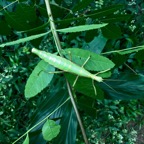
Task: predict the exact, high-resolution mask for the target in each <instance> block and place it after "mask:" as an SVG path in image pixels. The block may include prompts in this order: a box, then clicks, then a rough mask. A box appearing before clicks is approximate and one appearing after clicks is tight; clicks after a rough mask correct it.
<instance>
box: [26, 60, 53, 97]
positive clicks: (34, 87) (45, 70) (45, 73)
mask: <svg viewBox="0 0 144 144" xmlns="http://www.w3.org/2000/svg"><path fill="white" fill-rule="evenodd" d="M54 70H55V68H54V67H53V66H51V65H49V64H48V63H46V62H45V61H43V60H41V61H40V62H39V63H38V65H37V66H36V67H35V69H34V70H33V72H32V74H31V75H30V77H29V78H28V80H27V83H26V87H25V97H26V98H31V97H34V96H36V95H37V94H38V93H39V92H41V91H42V90H43V89H44V88H45V87H47V86H48V84H49V83H50V82H51V80H52V78H53V75H54V74H52V73H49V72H54Z"/></svg>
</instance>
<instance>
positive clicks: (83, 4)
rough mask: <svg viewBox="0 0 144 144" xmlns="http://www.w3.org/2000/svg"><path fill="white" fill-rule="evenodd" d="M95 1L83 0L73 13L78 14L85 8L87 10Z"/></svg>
mask: <svg viewBox="0 0 144 144" xmlns="http://www.w3.org/2000/svg"><path fill="white" fill-rule="evenodd" d="M91 2H93V0H82V1H79V2H78V4H77V5H76V6H75V7H74V8H73V9H72V11H73V12H76V11H78V10H82V9H83V8H86V7H87V6H88V5H89V4H90V3H91Z"/></svg>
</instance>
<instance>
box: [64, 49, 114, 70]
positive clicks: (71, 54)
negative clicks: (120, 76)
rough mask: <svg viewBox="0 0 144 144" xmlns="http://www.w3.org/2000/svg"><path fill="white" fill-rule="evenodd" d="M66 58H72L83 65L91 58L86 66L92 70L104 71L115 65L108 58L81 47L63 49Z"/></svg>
mask: <svg viewBox="0 0 144 144" xmlns="http://www.w3.org/2000/svg"><path fill="white" fill-rule="evenodd" d="M62 53H63V54H64V55H65V57H66V58H68V59H70V60H71V61H73V62H74V63H76V64H78V65H80V66H82V65H83V64H84V63H85V61H86V60H87V59H88V58H89V60H88V61H87V63H86V64H85V65H84V68H85V69H87V70H91V71H103V70H106V69H111V68H113V67H114V63H113V62H112V61H111V60H109V59H108V58H106V57H104V56H101V55H98V54H96V53H93V52H90V51H88V50H83V49H79V48H68V49H65V50H64V51H62Z"/></svg>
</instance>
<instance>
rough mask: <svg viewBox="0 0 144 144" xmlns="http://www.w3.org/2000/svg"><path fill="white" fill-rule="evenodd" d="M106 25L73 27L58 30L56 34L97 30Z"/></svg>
mask: <svg viewBox="0 0 144 144" xmlns="http://www.w3.org/2000/svg"><path fill="white" fill-rule="evenodd" d="M106 25H107V24H91V25H81V26H75V27H70V28H65V29H58V30H57V31H58V32H63V33H71V32H81V31H88V30H93V29H99V28H102V27H105V26H106Z"/></svg>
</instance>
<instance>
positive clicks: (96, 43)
mask: <svg viewBox="0 0 144 144" xmlns="http://www.w3.org/2000/svg"><path fill="white" fill-rule="evenodd" d="M89 34H90V33H89ZM87 37H88V35H87ZM106 43H107V39H106V38H105V37H103V36H102V35H101V34H100V35H99V36H97V37H94V39H93V40H92V41H91V42H89V43H86V44H85V45H84V49H87V50H90V51H91V52H94V53H97V54H100V53H101V52H102V51H103V49H104V47H105V45H106Z"/></svg>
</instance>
